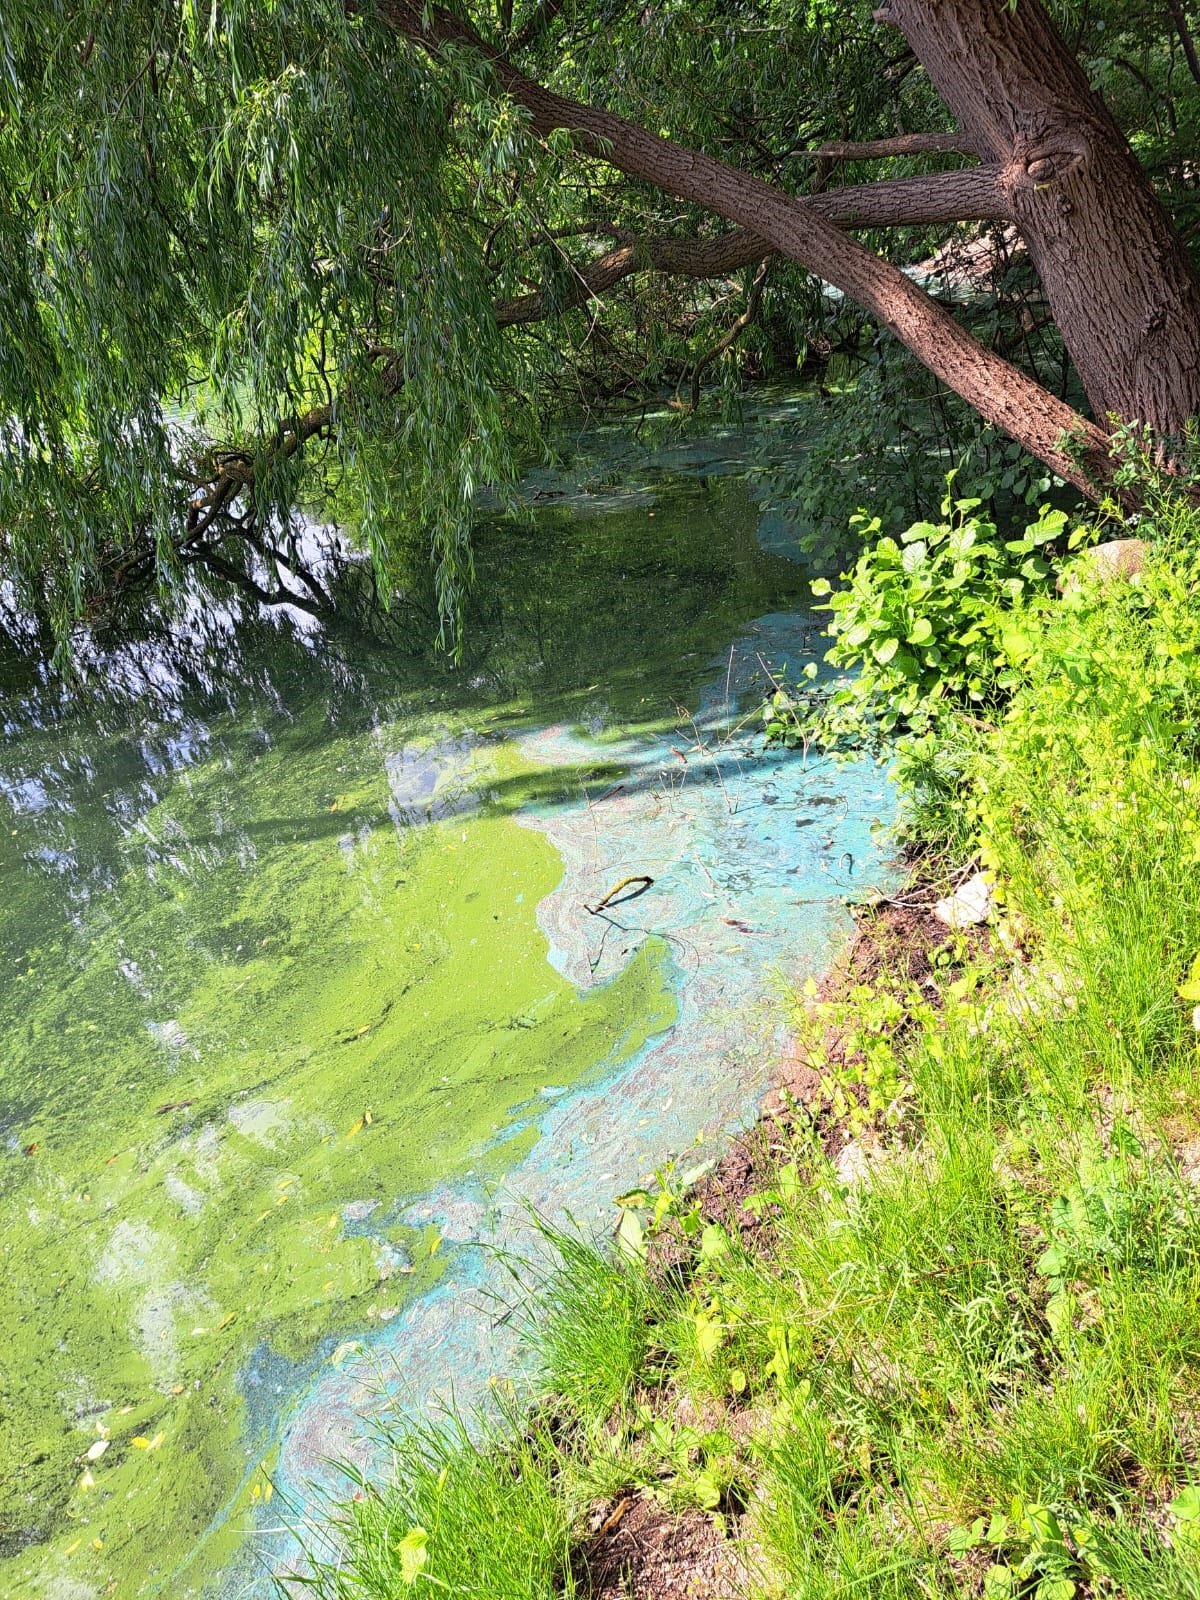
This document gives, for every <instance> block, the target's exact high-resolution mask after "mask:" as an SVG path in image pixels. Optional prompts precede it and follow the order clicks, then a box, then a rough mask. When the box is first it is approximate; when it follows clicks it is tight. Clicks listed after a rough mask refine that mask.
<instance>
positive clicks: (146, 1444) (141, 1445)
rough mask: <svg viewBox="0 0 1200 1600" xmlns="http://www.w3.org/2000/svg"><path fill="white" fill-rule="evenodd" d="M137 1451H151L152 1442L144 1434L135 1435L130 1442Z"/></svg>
mask: <svg viewBox="0 0 1200 1600" xmlns="http://www.w3.org/2000/svg"><path fill="white" fill-rule="evenodd" d="M129 1442H130V1443H131V1444H132V1445H133V1448H134V1449H135V1450H149V1448H150V1441H149V1439H147V1437H146V1435H145V1434H144V1433H135V1434H134V1436H133V1438H132V1439H131V1440H130V1441H129Z"/></svg>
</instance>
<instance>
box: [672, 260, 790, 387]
mask: <svg viewBox="0 0 1200 1600" xmlns="http://www.w3.org/2000/svg"><path fill="white" fill-rule="evenodd" d="M771 259H772V258H771V257H770V256H764V257H763V259H762V261H760V262H759V266H758V271H757V272H756V273H755V274H754V282H753V283H752V284H751V285H750V293H749V295H748V297H747V299H746V308H745V310H744V311H743V312H742V314H741V316H740V317H738V318H737V319H736V321H734V322H733V324H732V325H731V326H730V327H728V328H727V329H726V330H725V332H724V333H723V334H722V335H721V337H720V338H719V339H718V340H717V342H716V343H715V344H712V345H710V346H709V347H708V349H707V350H705V351H704V353H703V354H702V355H701V356H699V357H697V360H696V365H695V366H694V367H693V368H692V410H693V411H698V410H699V409H700V380H701V378H703V376H704V374H705V372H707V370H708V368H709V367H711V366H712V364H713V362H714V361H716V360H718V359H719V357H721V356H723V355H724V354H725V352H726V351H727V350H732V349H733V347H734V345H735V344H736V343H737V342H738V340H739V339H740V338H741V336H742V334H743V333H745V331H746V329H747V328H748V327H750V325H751V323H753V322H754V320H755V318H756V317H757V316H758V308H759V306H761V304H762V297H763V290H764V289H765V288H766V286H767V274H768V273H769V272H770V270H771ZM678 393H679V391H678V390H676V396H678Z"/></svg>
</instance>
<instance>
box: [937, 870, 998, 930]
mask: <svg viewBox="0 0 1200 1600" xmlns="http://www.w3.org/2000/svg"><path fill="white" fill-rule="evenodd" d="M933 914H934V916H935V917H936V918H937V919H938V921H939V922H944V923H945V925H946V926H947V927H948V928H976V927H978V926H979V924H980V923H981V922H986V921H987V920H988V918H989V917H990V916H991V914H992V886H991V884H990V883H989V882H988V880H987V879H986V878H985V877H984V875H983V873H982V872H977V873H976V874H975V876H974V877H973V878H968V879H967V881H966V883H964V884H960V885H959V887H958V888H957V889H956V890H955V891H954V893H953V894H952V895H948V896H947V897H946V899H945V900H939V901H938V903H937V904H936V905H935V906H934V908H933Z"/></svg>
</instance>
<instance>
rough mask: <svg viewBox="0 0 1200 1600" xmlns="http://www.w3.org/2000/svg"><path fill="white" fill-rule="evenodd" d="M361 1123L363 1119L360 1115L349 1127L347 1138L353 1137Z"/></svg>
mask: <svg viewBox="0 0 1200 1600" xmlns="http://www.w3.org/2000/svg"><path fill="white" fill-rule="evenodd" d="M362 1125H363V1119H362V1118H361V1117H359V1119H358V1121H357V1122H356V1123H355V1124H354V1126H353V1127H352V1128H351V1129H350V1132H349V1133H348V1134H347V1135H346V1137H347V1139H353V1137H354V1135H355V1134H356V1133H357V1132H358V1131H359V1129H360V1128H361V1127H362Z"/></svg>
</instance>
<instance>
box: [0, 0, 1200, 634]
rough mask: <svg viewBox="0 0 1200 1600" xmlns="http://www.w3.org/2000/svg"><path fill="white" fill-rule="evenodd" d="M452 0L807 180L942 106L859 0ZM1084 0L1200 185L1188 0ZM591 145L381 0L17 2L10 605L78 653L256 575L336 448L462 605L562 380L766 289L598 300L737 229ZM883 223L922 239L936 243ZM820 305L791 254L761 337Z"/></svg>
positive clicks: (577, 85) (660, 286)
mask: <svg viewBox="0 0 1200 1600" xmlns="http://www.w3.org/2000/svg"><path fill="white" fill-rule="evenodd" d="M459 9H460V10H462V11H463V13H464V15H466V16H468V17H469V19H470V21H471V22H472V23H473V24H474V26H475V27H476V28H477V29H478V30H479V31H480V32H481V33H483V34H484V35H485V36H486V37H488V38H489V39H491V40H492V41H493V42H495V43H496V44H497V45H498V46H499V47H500V48H503V49H508V50H511V51H515V52H516V53H517V55H518V56H519V57H520V59H522V61H523V63H524V64H525V65H526V66H528V67H529V68H530V69H531V70H533V71H534V72H535V73H536V74H537V75H539V76H541V77H542V78H543V79H545V80H546V81H548V82H550V83H553V84H556V85H558V86H559V87H562V88H564V89H565V90H567V91H568V92H570V93H571V94H572V95H574V96H575V97H577V98H583V99H592V100H598V101H602V102H604V103H606V104H608V105H611V106H612V107H613V108H614V109H617V110H620V111H622V112H624V113H625V114H627V115H629V116H631V117H635V118H637V119H638V120H639V121H641V122H643V123H645V124H646V125H648V126H650V127H652V128H654V129H656V130H658V129H661V130H663V131H666V132H670V133H672V134H675V135H677V136H678V137H680V138H682V139H684V140H686V141H687V142H689V143H691V144H693V145H695V146H698V147H701V148H704V149H707V150H710V151H712V152H713V153H715V154H718V155H721V156H722V157H724V158H725V159H727V160H730V161H733V162H736V163H737V164H739V165H741V166H743V167H745V168H747V169H749V170H753V171H754V172H756V173H759V174H760V175H762V176H765V177H768V178H770V179H771V180H772V181H774V182H777V183H780V184H782V185H783V186H784V187H786V188H788V189H790V190H792V191H793V192H797V193H803V192H806V191H807V190H809V189H811V188H812V187H814V185H816V184H818V183H819V182H821V181H823V178H822V176H821V172H820V168H819V165H818V164H817V163H815V162H814V161H813V159H812V151H813V148H814V147H815V146H816V145H817V144H819V143H820V142H821V141H822V140H824V139H830V138H838V139H846V138H866V137H875V136H879V135H881V134H889V133H894V132H896V131H897V130H898V129H899V128H923V129H931V128H937V127H942V126H945V118H946V113H945V110H944V108H943V107H941V105H940V103H939V102H938V101H937V99H936V97H935V96H934V95H933V93H932V91H931V89H930V88H929V86H928V84H927V83H926V81H925V79H924V75H923V73H922V72H921V71H920V70H919V69H918V68H916V67H915V64H914V63H913V62H912V61H911V59H909V58H906V56H905V53H904V50H903V45H902V41H901V42H899V43H898V42H897V39H896V36H895V35H894V32H892V31H890V30H886V29H884V30H880V29H877V28H875V27H874V26H873V24H872V22H871V19H870V8H869V6H868V5H865V4H860V3H858V0H695V3H684V0H651V3H649V4H646V3H642V4H636V5H634V4H628V3H625V0H600V3H598V4H595V5H585V4H583V3H582V0H579V3H575V4H571V3H567V4H564V5H557V4H554V3H549V4H547V3H546V0H524V3H522V0H517V3H516V4H515V5H514V4H513V3H512V0H494V3H491V0H488V3H481V4H475V5H465V6H460V8H459ZM1059 9H1060V10H1061V11H1062V12H1063V14H1064V17H1065V19H1066V21H1067V23H1068V26H1069V28H1073V29H1074V30H1075V33H1076V34H1077V35H1078V43H1079V45H1080V47H1081V49H1082V50H1083V52H1084V54H1085V57H1087V59H1089V61H1090V62H1091V64H1092V67H1093V72H1094V75H1095V76H1096V78H1097V81H1100V82H1102V83H1103V84H1104V85H1105V87H1106V90H1108V89H1111V91H1112V96H1113V98H1114V99H1115V100H1119V101H1120V102H1121V104H1120V106H1119V108H1118V109H1119V110H1120V112H1121V114H1122V116H1123V117H1124V119H1125V121H1126V125H1127V126H1129V127H1131V128H1132V129H1133V130H1134V132H1135V133H1137V134H1138V136H1139V137H1141V138H1142V140H1143V144H1144V146H1145V149H1146V150H1147V151H1148V152H1149V153H1150V154H1151V155H1152V156H1154V157H1155V159H1158V160H1159V161H1160V165H1161V166H1162V170H1163V173H1164V181H1165V182H1166V183H1167V184H1168V186H1169V187H1170V186H1173V188H1174V191H1176V197H1177V198H1178V199H1179V202H1180V204H1181V205H1182V206H1183V207H1184V209H1185V210H1186V207H1187V205H1188V204H1190V190H1189V186H1190V184H1192V183H1193V182H1194V179H1193V178H1191V177H1190V176H1189V174H1190V173H1191V172H1192V170H1193V169H1192V168H1191V167H1189V166H1188V164H1187V162H1186V161H1185V160H1184V159H1183V157H1182V156H1181V155H1180V151H1181V150H1183V151H1186V149H1187V148H1189V147H1190V146H1189V144H1188V140H1189V139H1190V138H1191V129H1192V127H1193V126H1194V125H1196V124H1200V115H1198V114H1197V105H1198V104H1200V101H1198V100H1197V94H1196V87H1197V86H1196V84H1195V83H1194V82H1193V81H1192V79H1191V77H1190V75H1189V69H1188V64H1187V62H1186V61H1185V60H1184V58H1183V55H1182V54H1181V44H1180V39H1179V37H1178V36H1177V34H1176V33H1175V32H1173V31H1172V27H1171V21H1170V16H1169V14H1168V12H1169V8H1168V7H1167V6H1166V5H1165V3H1164V4H1162V5H1160V4H1158V3H1157V0H1145V3H1144V4H1143V5H1141V6H1137V7H1132V8H1131V7H1129V6H1127V5H1126V4H1124V0H1111V3H1108V4H1107V5H1095V4H1094V5H1090V6H1088V7H1086V8H1085V7H1084V6H1082V5H1081V4H1078V3H1075V0H1072V3H1071V4H1065V5H1063V6H1061V7H1060V8H1059ZM1106 28H1107V31H1105V30H1106ZM569 144H570V141H569V140H568V139H563V140H562V141H561V143H559V144H557V145H553V146H551V147H549V148H547V147H545V146H542V145H540V144H539V143H538V142H537V141H536V140H534V139H533V138H532V137H530V136H529V134H528V133H527V131H526V127H525V124H524V122H523V119H522V115H521V114H520V113H519V112H518V110H517V109H516V108H514V107H513V106H512V105H511V104H510V103H508V102H506V101H505V100H504V99H503V98H502V97H501V96H499V95H498V94H497V93H496V91H495V88H494V85H493V83H492V80H491V76H490V72H489V69H488V67H487V66H486V64H485V63H484V62H483V61H482V60H481V59H480V58H479V57H478V55H476V54H474V53H472V52H471V51H469V50H465V49H459V50H450V51H447V52H445V53H443V54H442V55H440V56H438V57H437V58H433V57H431V56H430V55H428V54H426V53H425V52H423V51H422V50H421V49H419V48H417V47H414V46H413V45H412V44H410V43H407V42H405V41H404V40H403V39H401V38H399V37H398V36H397V35H396V34H395V33H394V32H393V31H390V30H389V29H387V28H386V27H385V26H384V25H383V23H382V22H381V21H380V19H379V18H377V17H376V16H375V14H374V13H373V11H372V8H371V4H370V0H360V3H354V4H350V5H346V4H345V3H337V0H121V3H119V4H114V3H112V0H5V4H4V5H3V6H2V7H0V586H7V592H8V595H9V598H10V600H11V599H12V598H13V597H15V599H16V601H17V602H18V603H20V604H21V605H24V606H26V607H28V608H30V609H32V610H33V611H35V612H36V613H37V614H38V616H39V617H41V618H42V619H43V620H44V621H45V623H46V624H47V626H48V628H49V629H50V630H51V631H52V632H53V634H54V635H55V636H57V638H58V639H59V641H60V646H62V643H63V642H64V641H67V640H69V637H70V633H71V630H72V628H73V626H74V625H75V624H76V623H77V622H78V621H79V620H80V619H83V618H86V617H87V616H88V615H89V614H90V613H91V612H92V611H93V610H94V609H95V608H96V607H97V606H98V605H99V604H101V603H102V602H103V600H104V597H105V596H106V595H108V594H110V593H111V592H113V591H115V590H120V589H121V588H122V586H123V585H125V584H128V583H130V582H131V581H133V580H134V579H135V578H140V579H145V578H147V577H149V578H153V579H156V580H157V581H158V582H159V583H161V584H164V585H169V584H171V583H173V582H174V581H176V580H177V579H178V577H179V575H180V574H181V572H182V571H183V569H184V568H185V567H187V566H188V565H189V564H190V563H194V562H196V561H197V560H200V559H204V560H206V561H208V562H210V564H215V565H216V567H217V569H218V570H222V568H224V569H225V570H232V566H231V565H230V564H231V563H232V564H233V566H236V564H237V562H238V561H241V560H243V559H244V558H245V551H246V550H247V549H249V550H255V549H257V550H258V551H259V553H260V554H261V555H264V559H266V560H267V561H268V565H270V561H271V560H273V558H274V557H275V556H276V555H277V554H279V553H280V552H282V553H283V554H284V555H286V554H287V552H288V551H289V550H291V551H292V552H293V553H294V544H293V543H292V542H291V541H292V539H293V534H292V532H291V531H290V526H289V514H290V512H291V510H292V509H293V508H294V507H295V506H296V505H297V504H298V503H299V502H300V501H301V500H302V499H303V498H304V497H305V496H308V497H309V498H311V497H312V495H313V494H314V492H315V488H314V474H315V473H321V474H323V475H324V479H325V482H326V486H328V484H329V483H330V482H336V483H337V484H338V485H339V486H340V488H341V489H342V491H343V499H342V501H341V502H340V503H342V504H346V503H351V504H353V506H354V510H355V518H354V520H355V524H356V527H357V528H358V529H359V530H360V532H361V535H362V537H363V539H364V541H365V543H366V544H367V545H368V547H369V549H370V552H371V554H372V556H373V558H374V563H375V568H376V572H377V574H378V579H379V584H380V588H381V590H382V591H383V592H384V593H385V594H386V592H387V591H388V589H389V587H390V586H391V585H392V583H393V582H394V581H395V579H396V576H397V574H398V571H399V568H400V564H401V562H402V560H403V559H404V558H405V557H406V553H407V552H408V551H409V550H410V549H411V548H412V546H413V543H414V540H416V541H418V542H420V543H426V544H427V545H428V547H429V548H430V550H431V551H432V554H433V558H434V562H435V567H436V575H437V595H438V602H439V605H440V608H441V611H442V615H443V617H444V618H448V619H452V618H453V617H454V615H455V607H456V602H457V599H458V597H459V596H460V594H461V592H462V588H463V585H464V583H465V582H466V581H467V579H468V578H469V576H470V571H471V557H470V513H471V506H472V502H473V500H474V498H475V496H476V493H477V490H478V489H479V487H480V486H481V485H482V484H484V483H496V482H503V481H504V480H505V478H506V477H507V476H508V475H509V474H510V473H511V471H512V469H513V465H514V462H515V460H516V459H517V457H518V455H519V452H520V450H521V448H522V447H523V446H524V445H525V444H526V443H527V442H528V440H529V438H530V437H531V430H532V428H533V426H534V423H535V420H536V417H537V414H538V412H539V410H541V409H543V408H544V406H545V404H546V402H547V401H548V400H551V399H552V400H553V401H554V402H555V403H562V402H563V401H564V400H569V399H571V398H573V397H574V398H579V397H583V398H585V399H590V398H593V397H594V395H595V394H596V393H598V392H600V390H601V389H602V388H603V387H604V385H602V384H600V383H599V382H598V374H599V373H600V372H601V371H602V370H603V371H604V372H605V374H606V376H607V378H609V379H611V382H609V385H608V387H609V390H610V392H611V390H613V389H618V388H620V386H621V384H622V383H623V382H626V381H629V382H634V381H637V382H640V383H642V384H643V385H644V384H646V383H650V384H653V383H654V382H655V381H660V380H662V379H664V378H668V379H670V378H674V377H677V376H678V375H679V373H680V372H682V371H683V370H685V369H686V367H687V364H688V362H689V361H692V360H699V359H700V358H701V355H702V352H703V351H704V350H705V348H706V347H708V346H710V345H711V344H712V342H713V340H714V339H715V338H718V337H719V336H720V334H721V333H722V332H723V331H724V329H725V328H726V327H727V326H728V325H729V324H730V322H731V321H732V320H733V319H734V318H735V317H736V316H737V314H738V312H739V311H740V310H741V308H742V307H743V305H744V304H745V303H746V298H747V295H748V293H749V291H750V283H751V279H752V277H753V271H752V270H747V272H746V273H745V274H735V275H733V276H732V277H731V278H728V279H726V280H724V281H721V282H719V283H716V284H711V285H707V286H704V287H701V286H698V285H697V284H696V283H695V282H694V281H691V280H679V281H675V280H671V279H668V278H663V277H658V278H653V279H649V280H647V279H646V278H645V277H641V278H638V277H630V278H629V279H628V280H627V281H626V282H624V283H622V284H621V285H620V286H619V287H618V288H616V289H614V290H613V292H612V294H611V295H610V296H608V297H607V298H606V299H605V300H603V301H602V302H599V303H598V302H596V301H587V300H586V299H584V302H583V303H581V297H580V296H579V295H578V293H576V292H574V291H575V289H576V286H577V284H578V275H579V272H580V269H581V267H582V266H584V265H586V263H587V262H588V261H589V260H593V259H595V257H596V256H598V255H599V254H601V253H602V252H603V251H604V250H605V249H606V248H611V247H612V246H613V244H614V243H619V242H621V241H634V242H636V241H637V240H638V239H639V238H643V237H645V236H647V235H651V234H654V235H658V236H668V237H683V236H702V235H704V234H705V233H708V234H711V233H713V232H714V231H719V225H714V224H713V222H712V220H711V219H707V218H705V217H703V216H702V215H700V214H699V213H698V212H696V211H695V210H694V208H690V207H687V206H684V205H677V204H674V203H673V202H672V201H671V200H670V198H669V197H664V196H662V195H660V194H657V193H653V192H650V191H647V190H646V189H645V188H643V187H642V186H639V185H636V184H633V183H630V182H629V181H628V180H625V179H623V178H621V177H620V176H619V175H617V174H615V173H614V172H613V171H611V170H610V169H608V168H607V167H606V166H605V165H604V164H603V163H602V162H600V161H596V160H589V161H580V160H579V159H578V158H576V157H575V156H572V155H570V154H569ZM948 159H950V160H953V158H948ZM888 170H892V171H898V172H899V171H904V170H907V169H906V168H905V167H904V166H903V164H900V165H893V167H892V168H891V169H888ZM871 175H872V176H878V175H879V169H878V167H876V168H875V169H874V170H873V171H872V173H871ZM838 176H839V181H854V180H855V179H856V178H857V177H859V176H865V174H859V173H858V172H857V171H856V170H855V169H854V168H853V167H849V168H847V169H846V170H844V171H843V172H841V173H839V175H838ZM874 242H875V243H876V244H877V246H878V247H879V248H882V249H886V250H888V251H889V252H891V253H892V254H893V255H894V256H895V257H896V258H897V259H904V258H905V255H906V253H907V254H908V257H909V258H910V259H911V252H912V251H913V249H915V248H916V247H917V246H918V245H920V246H921V247H922V248H924V247H927V246H928V245H930V244H932V243H933V242H935V241H934V240H933V239H932V237H930V238H928V239H920V240H917V239H914V238H913V237H900V238H898V237H897V236H896V235H894V234H893V235H889V236H880V237H879V238H878V239H876V240H875V241H874ZM531 292H540V294H541V295H542V297H543V305H542V310H541V312H540V313H539V317H538V319H537V320H536V322H535V323H531V324H528V325H524V324H523V325H522V326H520V327H518V328H510V329H507V330H506V329H504V328H503V327H502V326H501V321H502V320H503V319H498V318H497V315H496V307H497V306H498V305H499V304H501V303H503V302H504V301H505V299H506V297H510V298H511V297H513V296H519V295H521V294H529V293H531ZM826 313H827V308H825V307H823V306H822V303H821V300H820V296H819V293H818V292H817V287H816V286H814V285H812V284H810V283H806V282H805V280H804V277H803V275H802V274H801V273H800V272H799V271H798V269H794V268H789V267H787V266H785V265H783V264H781V263H778V264H776V266H775V267H774V268H773V270H772V273H771V276H770V279H769V280H768V283H767V286H766V290H765V293H764V294H763V296H762V312H761V315H760V316H759V318H758V327H757V328H756V329H755V330H753V331H751V333H750V334H749V335H748V336H747V339H746V340H745V341H744V344H745V346H746V347H747V348H750V349H754V348H755V344H756V341H757V347H758V349H759V350H760V352H761V351H765V350H766V349H767V347H768V346H769V345H770V344H771V343H772V341H773V342H774V344H775V345H776V346H779V345H780V344H781V343H782V346H783V348H784V350H785V352H789V351H790V353H791V355H792V356H793V357H794V356H795V354H796V353H797V352H801V353H802V351H803V349H804V347H805V343H806V340H807V339H808V338H809V337H810V335H811V334H812V332H813V330H814V328H815V327H816V326H817V324H818V323H819V321H820V319H821V317H822V316H824V315H826ZM731 359H736V358H735V357H731ZM214 483H215V484H216V485H217V487H216V489H214V487H213V485H214ZM239 486H241V487H239ZM0 599H3V589H2V588H0Z"/></svg>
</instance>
